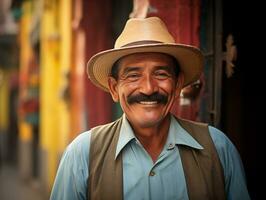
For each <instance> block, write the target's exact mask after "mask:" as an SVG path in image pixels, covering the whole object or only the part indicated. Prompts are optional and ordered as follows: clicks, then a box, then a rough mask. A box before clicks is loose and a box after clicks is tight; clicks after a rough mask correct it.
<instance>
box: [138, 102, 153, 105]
mask: <svg viewBox="0 0 266 200" xmlns="http://www.w3.org/2000/svg"><path fill="white" fill-rule="evenodd" d="M139 103H140V104H142V105H155V104H158V101H140V102H139Z"/></svg>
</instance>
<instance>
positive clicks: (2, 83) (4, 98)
mask: <svg viewBox="0 0 266 200" xmlns="http://www.w3.org/2000/svg"><path fill="white" fill-rule="evenodd" d="M8 86H9V85H8V73H7V72H5V71H4V70H0V130H7V128H8V117H9V115H8V112H9V109H8V108H9V88H8ZM0 133H1V131H0Z"/></svg>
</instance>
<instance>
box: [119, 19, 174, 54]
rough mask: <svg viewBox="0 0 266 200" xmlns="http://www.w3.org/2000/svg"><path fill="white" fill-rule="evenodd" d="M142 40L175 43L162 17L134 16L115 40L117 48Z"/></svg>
mask: <svg viewBox="0 0 266 200" xmlns="http://www.w3.org/2000/svg"><path fill="white" fill-rule="evenodd" d="M140 38H141V40H140ZM141 41H150V42H151V41H154V42H160V43H175V40H174V38H173V37H172V35H171V34H170V33H169V31H168V29H167V27H166V25H165V23H164V22H163V21H162V20H161V19H160V18H158V17H149V18H145V19H139V18H132V19H129V20H128V21H127V23H126V25H125V28H124V30H123V31H122V33H121V34H120V36H119V37H118V38H117V40H116V42H115V49H118V48H121V47H123V46H127V45H129V44H134V43H135V44H136V43H139V42H141Z"/></svg>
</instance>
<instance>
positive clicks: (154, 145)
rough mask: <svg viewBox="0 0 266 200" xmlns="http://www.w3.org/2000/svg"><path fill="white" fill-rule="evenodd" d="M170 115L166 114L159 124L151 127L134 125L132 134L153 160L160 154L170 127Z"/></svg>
mask: <svg viewBox="0 0 266 200" xmlns="http://www.w3.org/2000/svg"><path fill="white" fill-rule="evenodd" d="M170 121H171V117H170V115H168V116H166V117H165V119H163V120H162V121H161V122H160V124H158V125H156V126H153V127H145V128H143V127H142V128H141V127H134V126H133V130H134V134H135V136H136V137H137V138H138V140H139V141H140V143H141V144H142V146H143V147H144V148H145V150H146V151H147V153H148V154H149V155H150V156H151V158H152V160H153V162H155V161H156V160H157V158H158V156H159V155H160V153H161V151H162V149H163V147H164V145H165V142H166V139H167V136H168V131H169V127H170Z"/></svg>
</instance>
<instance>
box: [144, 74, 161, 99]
mask: <svg viewBox="0 0 266 200" xmlns="http://www.w3.org/2000/svg"><path fill="white" fill-rule="evenodd" d="M140 92H141V93H143V94H145V95H151V94H153V93H155V92H158V85H157V82H156V80H154V79H153V78H152V76H151V75H146V76H144V77H143V78H142V81H141V83H140Z"/></svg>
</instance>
